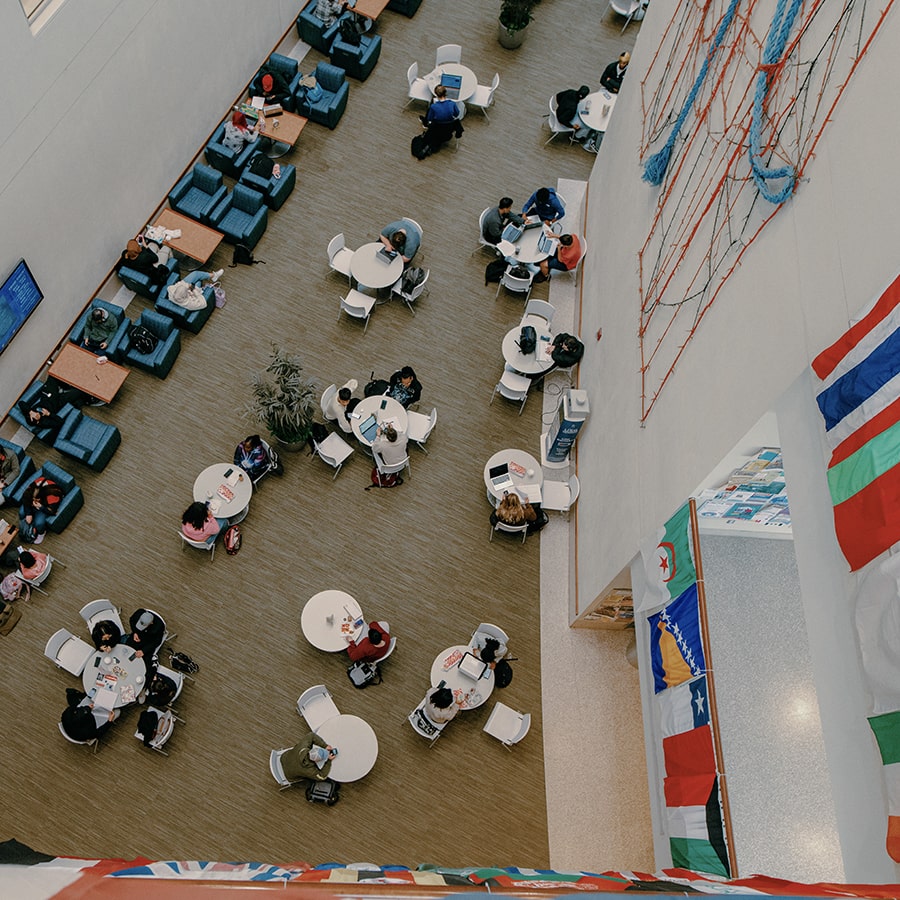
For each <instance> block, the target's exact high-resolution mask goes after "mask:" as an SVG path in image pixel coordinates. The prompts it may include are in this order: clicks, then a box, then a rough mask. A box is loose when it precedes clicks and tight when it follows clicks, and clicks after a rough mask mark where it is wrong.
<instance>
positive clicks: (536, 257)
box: [497, 226, 555, 263]
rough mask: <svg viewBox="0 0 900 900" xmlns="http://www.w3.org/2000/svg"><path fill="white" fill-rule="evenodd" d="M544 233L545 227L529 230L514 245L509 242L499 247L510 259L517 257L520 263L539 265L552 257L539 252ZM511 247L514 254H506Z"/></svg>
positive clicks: (502, 243) (503, 242)
mask: <svg viewBox="0 0 900 900" xmlns="http://www.w3.org/2000/svg"><path fill="white" fill-rule="evenodd" d="M543 233H544V228H543V226H541V227H539V228H527V229H526V230H525V231H523V232H522V236H521V237H520V238H519V239H518V240H517V241H515V242H514V243H513V244H512V245H510V243H509V241H501V242H500V244H498V245H497V246H498V247H500V250H501V252H503V253H506V255H507V256H509V257H510V258H512V257H513V256H515V258H516V260H517V261H518V262H523V263H537V262H540V261H541V260H542V259H546V258H547V257H548V256H549V255H550V254H549V253H545V252H544V251H542V250H538V241H540V239H541V235H542V234H543ZM501 245H505V246H501ZM509 246H512V248H513V250H512V252H506V251H507V248H508V247H509ZM554 247H555V245H554ZM554 252H555V251H554Z"/></svg>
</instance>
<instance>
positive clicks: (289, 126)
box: [259, 112, 309, 158]
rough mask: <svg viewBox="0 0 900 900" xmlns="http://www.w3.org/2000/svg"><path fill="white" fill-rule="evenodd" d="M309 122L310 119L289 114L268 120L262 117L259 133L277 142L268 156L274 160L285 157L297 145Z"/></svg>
mask: <svg viewBox="0 0 900 900" xmlns="http://www.w3.org/2000/svg"><path fill="white" fill-rule="evenodd" d="M308 121H309V119H306V118H304V117H303V116H298V115H297V114H296V113H289V112H283V113H282V114H281V115H280V116H269V117H268V118H264V117H263V116H260V117H259V133H260V134H261V135H262V136H263V137H267V138H270V139H271V140H273V141H274V142H275V144H274V146H273V148H272V150H271V151H270V152H269V153H268V154H267V156H271V157H272V158H277V157H279V156H284V154H285V153H287V152H288V150H290V149H291V147H293V146H294V144H296V143H297V138H299V137H300V132H301V131H303V129H304V128H305V127H306V123H307V122H308Z"/></svg>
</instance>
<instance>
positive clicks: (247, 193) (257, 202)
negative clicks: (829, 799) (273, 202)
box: [231, 182, 266, 215]
mask: <svg viewBox="0 0 900 900" xmlns="http://www.w3.org/2000/svg"><path fill="white" fill-rule="evenodd" d="M265 202H266V198H265V197H263V195H262V194H261V193H260V192H259V191H254V190H253V188H249V187H247V185H246V184H241V183H240V182H238V183H237V184H236V185H235V186H234V189H233V190H232V191H231V206H232V209H239V210H241V212H245V213H247V214H249V215H253V214H255V213H256V212H258V211H259V210H260V209H262V207H263V206H264V205H265Z"/></svg>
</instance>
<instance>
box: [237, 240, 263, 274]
mask: <svg viewBox="0 0 900 900" xmlns="http://www.w3.org/2000/svg"><path fill="white" fill-rule="evenodd" d="M260 263H265V260H264V259H254V258H253V251H252V250H251V249H250V248H249V247H248V246H247V245H246V244H235V245H234V255H233V256H232V257H231V265H230V266H229V267H228V268H229V269H233V268H234V267H235V266H257V265H259V264H260Z"/></svg>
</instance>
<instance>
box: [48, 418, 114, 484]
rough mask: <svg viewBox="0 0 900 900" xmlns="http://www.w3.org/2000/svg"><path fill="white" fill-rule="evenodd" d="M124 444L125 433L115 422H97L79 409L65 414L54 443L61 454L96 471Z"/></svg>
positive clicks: (103, 466)
mask: <svg viewBox="0 0 900 900" xmlns="http://www.w3.org/2000/svg"><path fill="white" fill-rule="evenodd" d="M121 443H122V435H121V434H120V433H119V429H118V428H116V426H115V425H107V424H105V423H103V422H98V421H97V420H96V419H94V418H91V416H87V415H85V414H84V413H83V412H82V411H81V410H80V409H73V410H72V411H71V412H70V413H69V415H68V416H66V420H65V422H64V423H63V427H62V428H60V430H59V434H58V435H57V438H56V440H55V441H54V442H53V446H54V447H55V448H56V449H57V450H59V452H60V453H65V454H66V455H67V456H72V457H74V458H75V459H78V460H80V461H81V462H83V463H85V464H86V465H88V466H90V467H91V468H92V469H93V470H94V471H95V472H100V471H101V470H102V469H104V468H105V467H106V464H107V463H108V462H109V461H110V460H111V459H112V456H113V453H115V452H116V448H117V447H118V446H119V444H121Z"/></svg>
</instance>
